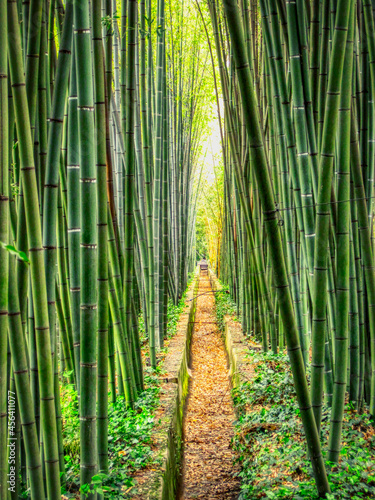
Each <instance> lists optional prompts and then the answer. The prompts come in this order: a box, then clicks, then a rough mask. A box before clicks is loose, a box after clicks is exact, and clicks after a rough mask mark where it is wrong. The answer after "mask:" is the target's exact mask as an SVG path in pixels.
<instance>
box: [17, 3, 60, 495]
mask: <svg viewBox="0 0 375 500" xmlns="http://www.w3.org/2000/svg"><path fill="white" fill-rule="evenodd" d="M8 25H9V31H8V50H9V63H10V64H9V65H10V71H11V78H12V92H13V99H14V110H15V118H16V126H17V135H18V139H19V150H20V160H21V178H22V183H23V187H24V202H25V212H26V228H27V234H28V243H29V255H30V273H31V283H32V292H33V301H34V309H35V329H36V332H37V351H38V368H39V373H40V378H39V384H40V396H41V425H42V429H43V434H44V435H45V436H46V438H47V439H46V441H45V442H44V448H45V450H44V451H45V464H46V478H47V491H48V496H49V497H50V498H51V499H54V498H59V497H60V478H59V460H58V449H57V430H56V414H55V400H54V399H55V398H54V386H53V372H52V370H53V367H52V359H51V346H50V338H49V322H48V306H47V289H46V282H45V267H44V258H43V251H42V233H41V226H40V219H39V203H38V193H37V183H36V175H35V167H34V159H33V146H32V137H31V129H30V119H29V114H28V106H27V96H26V89H25V80H24V72H23V62H22V52H21V37H20V33H19V30H18V14H17V6H16V4H15V3H14V2H12V1H9V2H8Z"/></svg>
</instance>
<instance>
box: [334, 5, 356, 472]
mask: <svg viewBox="0 0 375 500" xmlns="http://www.w3.org/2000/svg"><path fill="white" fill-rule="evenodd" d="M354 14H355V9H354V5H353V4H352V5H351V12H350V19H349V29H348V37H347V40H346V51H345V60H344V69H343V71H344V74H345V75H346V77H345V78H344V79H343V82H342V87H341V98H340V111H339V130H338V134H339V146H338V161H337V164H338V166H337V170H338V178H337V184H338V192H337V201H338V202H339V204H338V208H337V286H336V299H337V304H336V338H335V360H336V363H335V383H334V389H333V401H332V411H331V428H330V433H329V443H328V450H329V452H328V459H329V460H330V461H332V462H337V461H338V458H339V453H340V447H341V446H340V445H341V432H342V420H343V415H344V405H345V391H346V377H347V361H348V327H349V321H348V320H349V290H350V288H349V266H350V246H349V224H350V202H349V198H350V105H351V90H352V78H351V77H352V75H353V38H354V20H355V16H354Z"/></svg>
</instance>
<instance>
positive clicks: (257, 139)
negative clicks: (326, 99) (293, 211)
mask: <svg viewBox="0 0 375 500" xmlns="http://www.w3.org/2000/svg"><path fill="white" fill-rule="evenodd" d="M223 5H224V10H225V13H226V18H227V22H228V28H229V32H230V37H231V46H232V50H233V54H234V59H235V63H236V69H237V78H238V83H239V88H240V93H241V102H242V110H243V113H244V121H245V124H246V130H247V136H248V140H249V146H250V153H251V160H252V162H253V163H252V164H253V165H254V166H256V167H255V168H254V173H255V176H256V180H257V184H258V187H259V195H260V198H261V203H262V209H263V213H264V216H265V228H266V231H267V237H268V238H269V242H270V245H269V249H270V257H271V261H272V265H273V271H274V280H275V286H276V290H277V294H278V299H279V303H280V304H281V306H280V313H281V315H282V318H283V324H284V328H285V333H286V339H287V345H288V354H289V357H290V362H291V367H292V372H293V378H294V383H295V388H296V393H297V399H298V403H299V408H300V412H301V417H302V422H303V424H304V428H305V434H306V440H307V444H308V448H309V455H310V458H311V462H312V466H313V470H314V475H315V480H316V485H317V488H318V492H319V495H320V496H325V495H326V493H329V490H330V488H329V484H328V480H327V476H326V471H325V468H324V463H323V458H322V455H321V449H320V443H319V436H318V433H317V426H316V424H315V423H314V415H313V412H312V407H311V403H310V397H309V393H308V387H307V382H306V376H305V370H304V364H303V357H302V353H301V348H300V345H299V340H298V332H297V327H296V322H295V318H294V313H293V307H292V301H291V297H290V291H289V286H288V279H287V275H286V269H285V263H284V256H283V251H282V247H281V238H280V233H279V230H278V222H277V213H276V210H275V203H274V200H273V194H272V191H271V184H270V179H269V173H268V165H267V160H266V156H265V152H264V146H263V140H262V135H261V130H260V126H259V122H258V117H257V113H256V112H255V109H256V105H255V96H254V90H253V88H252V86H251V77H250V70H249V66H248V62H247V56H246V54H245V45H244V42H243V33H242V28H241V21H240V18H239V13H238V8H237V5H236V4H235V2H233V1H232V0H224V1H223Z"/></svg>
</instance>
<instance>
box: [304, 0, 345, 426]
mask: <svg viewBox="0 0 375 500" xmlns="http://www.w3.org/2000/svg"><path fill="white" fill-rule="evenodd" d="M350 6H351V3H350V2H343V1H342V0H340V1H339V2H338V6H337V15H336V25H335V30H334V37H333V43H332V55H331V61H332V62H331V64H330V68H329V77H328V90H327V99H326V108H325V113H324V127H323V133H322V146H321V152H320V162H319V188H318V196H317V204H318V205H317V211H316V231H315V232H316V240H315V255H314V285H313V297H312V302H313V328H312V361H311V398H312V405H313V409H314V415H315V420H316V424H317V427H318V430H320V423H321V412H322V397H323V375H324V339H325V332H326V330H327V328H326V307H327V246H328V236H329V218H330V214H331V211H330V208H329V207H330V205H329V203H330V201H331V186H332V177H333V158H334V153H335V140H336V130H337V122H338V114H339V111H338V110H339V103H340V91H341V80H342V74H343V66H344V57H345V47H346V39H347V32H348V22H349V13H350Z"/></svg>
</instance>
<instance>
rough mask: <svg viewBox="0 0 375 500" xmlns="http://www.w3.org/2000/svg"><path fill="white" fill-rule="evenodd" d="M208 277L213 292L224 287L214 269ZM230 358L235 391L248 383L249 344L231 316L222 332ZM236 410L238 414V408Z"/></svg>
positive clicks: (226, 319) (230, 372)
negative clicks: (244, 383)
mask: <svg viewBox="0 0 375 500" xmlns="http://www.w3.org/2000/svg"><path fill="white" fill-rule="evenodd" d="M208 276H209V280H210V283H211V287H212V290H213V291H214V292H217V291H219V290H221V289H222V285H221V283H220V282H219V280H218V278H217V277H216V275H215V273H214V272H213V271H212V269H210V268H209V269H208ZM221 334H222V336H223V340H224V344H225V350H226V353H227V356H228V364H229V379H230V382H231V385H232V388H233V389H237V388H238V387H239V386H240V385H241V384H242V383H243V382H246V381H247V377H246V370H245V369H244V367H245V366H246V365H248V363H249V360H248V352H249V344H248V341H247V339H246V337H245V335H244V334H243V331H242V327H241V323H240V322H239V321H235V320H234V319H233V318H232V317H231V316H230V315H226V316H224V332H221ZM234 409H235V411H236V412H237V409H236V406H235V405H234Z"/></svg>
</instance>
